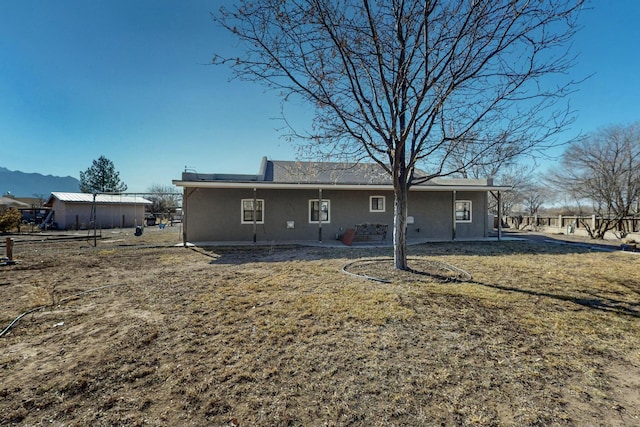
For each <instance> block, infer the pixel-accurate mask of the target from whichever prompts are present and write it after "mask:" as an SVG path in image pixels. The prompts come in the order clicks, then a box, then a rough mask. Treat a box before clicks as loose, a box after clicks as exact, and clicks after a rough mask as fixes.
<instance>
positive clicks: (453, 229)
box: [451, 190, 456, 240]
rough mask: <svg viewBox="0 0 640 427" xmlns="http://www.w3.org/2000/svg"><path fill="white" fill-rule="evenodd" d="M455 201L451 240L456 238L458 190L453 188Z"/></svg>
mask: <svg viewBox="0 0 640 427" xmlns="http://www.w3.org/2000/svg"><path fill="white" fill-rule="evenodd" d="M452 194H453V203H452V204H451V208H452V209H451V210H452V211H453V227H452V228H451V240H456V190H453V192H452Z"/></svg>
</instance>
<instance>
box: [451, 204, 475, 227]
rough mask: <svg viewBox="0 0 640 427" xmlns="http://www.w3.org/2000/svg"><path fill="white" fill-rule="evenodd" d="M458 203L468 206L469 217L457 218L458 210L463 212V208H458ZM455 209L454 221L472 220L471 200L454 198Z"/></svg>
mask: <svg viewBox="0 0 640 427" xmlns="http://www.w3.org/2000/svg"><path fill="white" fill-rule="evenodd" d="M459 203H460V204H463V203H464V204H468V207H469V210H468V212H469V218H468V219H465V218H462V219H458V212H464V210H460V209H459V208H458V204H459ZM455 210H456V212H455V218H456V222H472V221H473V203H472V202H471V200H456V206H455Z"/></svg>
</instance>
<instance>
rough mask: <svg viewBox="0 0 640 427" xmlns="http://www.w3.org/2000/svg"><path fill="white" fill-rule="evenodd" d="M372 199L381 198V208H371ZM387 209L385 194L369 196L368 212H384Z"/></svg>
mask: <svg viewBox="0 0 640 427" xmlns="http://www.w3.org/2000/svg"><path fill="white" fill-rule="evenodd" d="M373 199H382V209H373ZM386 209H387V198H386V197H385V196H369V212H385V211H386Z"/></svg>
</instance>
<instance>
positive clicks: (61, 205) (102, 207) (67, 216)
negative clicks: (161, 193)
mask: <svg viewBox="0 0 640 427" xmlns="http://www.w3.org/2000/svg"><path fill="white" fill-rule="evenodd" d="M91 208H92V203H65V202H61V201H60V200H57V199H56V200H54V202H53V206H52V210H53V211H54V212H55V213H54V219H53V221H54V222H56V223H57V224H58V227H59V228H61V229H65V230H75V229H86V228H88V227H89V225H90V222H91ZM144 212H145V204H142V203H141V204H134V205H131V204H126V205H125V204H111V203H109V204H100V203H97V204H96V224H97V226H98V228H119V227H135V226H136V225H143V220H144Z"/></svg>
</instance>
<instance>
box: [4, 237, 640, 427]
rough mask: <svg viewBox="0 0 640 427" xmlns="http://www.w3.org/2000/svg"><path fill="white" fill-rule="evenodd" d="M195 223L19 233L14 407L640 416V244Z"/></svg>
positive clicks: (137, 414)
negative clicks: (453, 238)
mask: <svg viewBox="0 0 640 427" xmlns="http://www.w3.org/2000/svg"><path fill="white" fill-rule="evenodd" d="M179 231H180V228H179V227H178V226H176V227H167V228H165V229H164V230H159V229H158V228H155V227H154V228H152V227H149V228H147V229H145V231H144V233H143V235H142V236H134V233H133V230H114V231H103V232H102V237H101V238H100V239H97V245H96V246H95V247H94V245H93V243H94V242H93V239H92V236H91V235H90V234H87V233H84V234H82V233H80V234H78V235H76V236H73V235H71V236H69V235H64V236H65V237H66V238H64V239H62V238H61V237H62V236H63V234H62V233H53V234H52V235H42V234H40V235H35V236H26V235H20V236H13V237H14V239H15V246H14V258H15V259H16V260H17V261H18V262H17V264H15V265H9V266H2V267H0V328H2V329H5V328H7V327H8V326H9V325H10V324H11V322H13V321H14V320H15V319H16V318H17V317H18V316H19V315H20V314H22V313H25V312H26V311H28V310H34V311H33V312H30V313H29V314H26V315H24V316H23V317H22V318H20V319H19V320H17V321H16V322H15V324H13V326H11V327H10V328H8V329H7V330H6V332H5V333H4V335H3V336H2V337H0V378H1V381H0V398H1V399H0V425H2V426H4V425H20V426H43V425H47V426H86V425H92V426H114V425H118V426H146V425H149V426H166V425H170V426H188V425H193V426H203V425H211V426H393V425H396V426H431V425H434V426H436V425H437V426H442V425H446V426H449V425H451V426H466V425H477V426H542V425H545V426H547V425H559V426H585V425H590V426H632V425H640V304H639V298H640V269H639V268H638V265H640V264H639V263H640V254H636V253H623V252H621V251H614V252H606V251H600V250H595V249H594V248H590V247H588V246H573V245H565V244H563V245H560V244H554V243H550V242H548V241H545V240H542V239H539V241H537V242H532V241H521V242H484V243H455V244H453V243H438V244H428V245H419V246H412V247H410V250H409V253H410V259H411V261H410V266H411V267H412V268H413V269H414V271H413V272H406V273H405V272H403V273H397V272H394V271H393V269H392V268H391V267H392V263H391V261H389V257H390V256H391V250H390V249H389V248H372V247H352V248H346V247H345V248H319V247H298V246H282V247H280V246H260V247H226V248H223V247H216V248H199V247H194V248H183V247H176V246H175V245H176V244H179V243H180V234H179ZM2 240H3V241H4V238H3V239H2ZM0 243H2V242H0ZM0 250H1V251H3V252H4V247H0ZM0 255H4V253H2V254H0ZM362 276H368V279H366V278H363V277H362Z"/></svg>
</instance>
